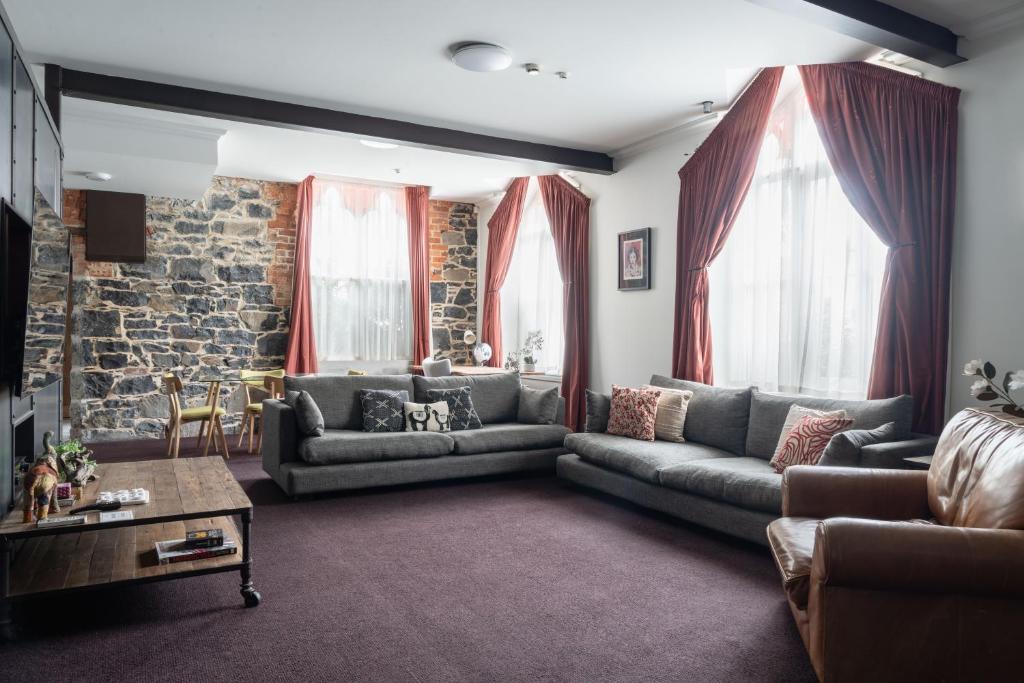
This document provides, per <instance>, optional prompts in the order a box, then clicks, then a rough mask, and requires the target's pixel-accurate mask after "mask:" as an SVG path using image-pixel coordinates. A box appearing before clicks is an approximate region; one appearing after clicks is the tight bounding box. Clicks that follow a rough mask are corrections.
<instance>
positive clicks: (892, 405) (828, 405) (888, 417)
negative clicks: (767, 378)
mask: <svg viewBox="0 0 1024 683" xmlns="http://www.w3.org/2000/svg"><path fill="white" fill-rule="evenodd" d="M695 398H696V397H695ZM793 404H796V405H799V406H803V407H805V408H813V409H815V410H845V411H846V416H847V417H850V418H853V424H852V425H851V429H875V428H876V427H881V426H882V425H884V424H885V423H886V422H894V423H896V433H895V435H894V437H893V438H894V439H895V440H897V441H899V440H902V439H906V438H908V437H909V436H910V423H911V421H912V419H913V417H914V399H912V398H911V397H910V396H906V395H904V396H897V397H895V398H883V399H876V400H872V401H842V400H838V399H829V398H815V397H812V396H800V395H797V394H768V393H764V392H761V391H758V390H757V389H754V391H753V393H752V394H751V396H750V427H749V429H748V431H747V455H753V456H756V457H758V458H769V459H770V458H771V457H772V454H774V453H775V446H776V445H777V444H778V443H779V436H780V435H781V434H782V425H783V424H784V423H785V422H786V414H787V413H788V412H789V407H790V406H791V405H793ZM687 419H689V417H687Z"/></svg>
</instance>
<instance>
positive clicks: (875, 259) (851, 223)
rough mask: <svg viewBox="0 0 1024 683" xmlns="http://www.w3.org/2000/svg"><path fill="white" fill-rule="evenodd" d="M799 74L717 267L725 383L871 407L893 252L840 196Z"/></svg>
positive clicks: (713, 300)
mask: <svg viewBox="0 0 1024 683" xmlns="http://www.w3.org/2000/svg"><path fill="white" fill-rule="evenodd" d="M787 72H795V70H794V69H787ZM795 76H796V74H795V73H787V77H786V80H785V81H784V89H783V90H782V91H780V96H779V102H778V103H777V104H776V106H775V110H774V111H773V113H772V118H771V121H770V123H769V128H768V134H767V136H766V137H765V141H764V144H763V145H762V147H761V154H760V158H759V160H758V166H757V170H756V172H755V175H754V179H753V182H752V184H751V187H750V193H749V194H748V195H747V199H746V201H745V202H744V205H743V207H742V209H741V211H740V215H739V216H738V218H737V220H736V224H735V226H734V227H733V231H732V233H731V234H730V236H729V239H728V241H727V242H726V244H725V247H724V248H723V249H722V253H721V254H720V255H719V256H718V258H717V259H716V260H715V261H714V262H713V263H712V265H711V267H710V269H709V277H710V288H711V295H710V311H711V325H712V328H711V329H712V331H713V335H714V344H715V350H714V364H715V367H714V370H715V382H716V383H717V384H722V385H726V386H730V385H732V386H737V385H744V386H745V385H749V384H753V385H756V386H758V387H760V388H761V389H762V390H763V391H783V392H797V393H804V394H812V395H822V396H832V397H843V398H864V397H865V396H866V394H867V383H868V374H869V371H870V367H871V356H872V350H873V345H874V340H875V327H876V322H877V317H878V302H879V298H880V295H881V287H882V276H883V271H884V268H885V256H886V248H885V246H884V245H883V244H882V243H881V242H880V241H879V240H878V238H877V237H876V236H875V234H874V233H873V232H872V231H871V229H870V228H869V227H868V225H867V224H866V223H865V222H864V220H863V219H862V218H861V217H860V215H859V214H858V213H857V212H856V211H855V210H854V208H853V207H852V206H851V205H850V202H849V201H848V200H847V198H846V196H845V195H844V194H843V191H842V189H841V188H840V187H839V183H838V181H837V180H836V177H835V173H834V172H833V170H832V168H831V166H830V164H829V162H828V159H827V157H826V155H825V150H824V148H823V147H822V144H821V140H820V139H819V137H818V132H817V130H816V129H815V126H814V121H813V120H812V118H811V112H810V109H809V108H808V105H807V98H806V95H805V94H804V91H803V87H802V86H801V85H800V82H799V79H798V78H796V77H795ZM787 86H788V90H787V89H786V87H787Z"/></svg>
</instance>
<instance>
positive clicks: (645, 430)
mask: <svg viewBox="0 0 1024 683" xmlns="http://www.w3.org/2000/svg"><path fill="white" fill-rule="evenodd" d="M660 396H661V390H660V389H631V388H629V387H620V386H618V385H617V384H613V385H612V407H611V410H610V411H609V413H608V433H609V434H617V435H618V436H628V437H629V438H631V439H639V440H641V441H654V424H655V418H656V417H657V414H658V398H659V397H660Z"/></svg>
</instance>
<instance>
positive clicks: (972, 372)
mask: <svg viewBox="0 0 1024 683" xmlns="http://www.w3.org/2000/svg"><path fill="white" fill-rule="evenodd" d="M997 374H998V372H997V370H996V366H995V365H993V364H992V363H990V362H988V361H986V360H972V361H968V362H967V363H965V364H964V375H966V376H967V377H977V378H978V379H976V380H974V383H973V384H971V396H974V397H975V398H976V399H978V400H979V401H997V403H992V404H990V406H989V407H991V408H1000V409H1001V410H1002V411H1003V412H1004V413H1006V414H1007V415H1013V416H1014V417H1020V418H1024V406H1021V404H1020V403H1018V402H1017V401H1016V400H1015V399H1014V398H1013V396H1011V392H1014V391H1021V390H1022V389H1024V370H1013V371H1011V372H1007V373H1006V374H1005V375H1003V381H1002V382H1000V383H999V384H996V382H995V378H996V375H997Z"/></svg>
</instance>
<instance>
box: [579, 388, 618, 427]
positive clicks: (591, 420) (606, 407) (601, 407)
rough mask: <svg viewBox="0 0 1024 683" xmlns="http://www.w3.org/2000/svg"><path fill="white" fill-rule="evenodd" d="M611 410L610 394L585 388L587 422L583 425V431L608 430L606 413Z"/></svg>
mask: <svg viewBox="0 0 1024 683" xmlns="http://www.w3.org/2000/svg"><path fill="white" fill-rule="evenodd" d="M611 410H612V397H611V396H609V395H608V394H599V393H597V392H596V391H591V390H590V389H587V422H586V424H585V425H584V427H583V429H584V431H587V432H606V431H608V414H609V413H610V412H611Z"/></svg>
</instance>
